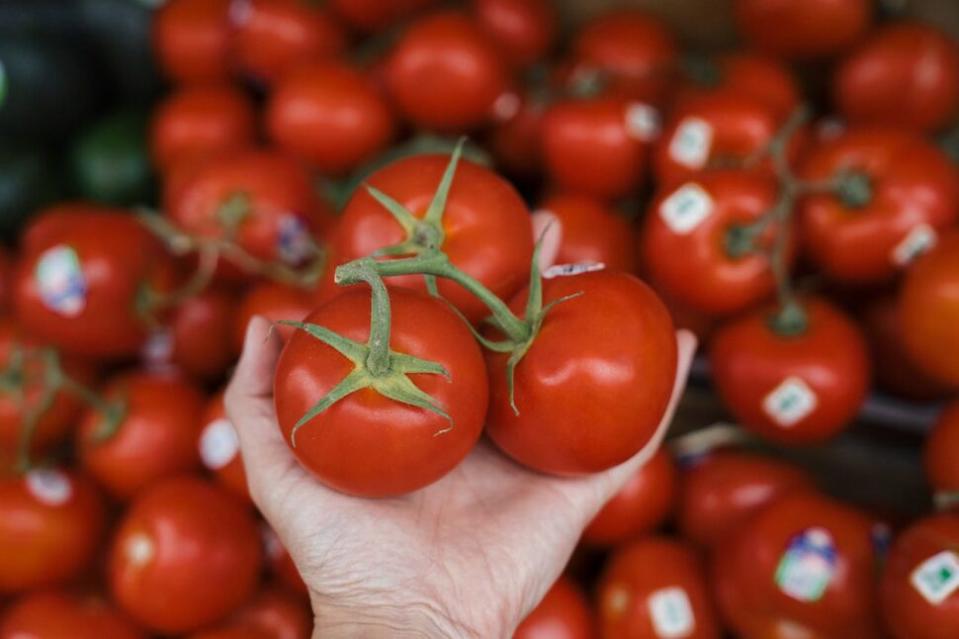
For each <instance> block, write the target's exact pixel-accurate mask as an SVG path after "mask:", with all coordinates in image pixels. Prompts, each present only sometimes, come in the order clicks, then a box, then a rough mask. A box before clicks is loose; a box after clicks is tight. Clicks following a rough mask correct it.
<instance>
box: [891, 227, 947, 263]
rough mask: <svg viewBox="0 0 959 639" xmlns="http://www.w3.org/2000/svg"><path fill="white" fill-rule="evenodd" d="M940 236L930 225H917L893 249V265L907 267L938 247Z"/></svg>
mask: <svg viewBox="0 0 959 639" xmlns="http://www.w3.org/2000/svg"><path fill="white" fill-rule="evenodd" d="M938 239H939V236H938V235H937V234H936V229H934V228H932V227H931V226H929V225H928V224H917V225H916V226H914V227H913V228H912V230H911V231H909V233H907V234H906V237H904V238H902V240H901V241H900V242H899V244H896V246H895V247H893V249H892V263H893V264H895V265H896V266H906V265H908V264H910V263H911V262H912V261H913V260H915V259H916V258H917V257H919V256H920V255H922V254H923V253H925V252H926V251H928V250H929V249H931V248H932V247H933V246H935V245H936V241H937V240H938Z"/></svg>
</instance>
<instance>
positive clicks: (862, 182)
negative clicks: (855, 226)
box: [834, 171, 873, 209]
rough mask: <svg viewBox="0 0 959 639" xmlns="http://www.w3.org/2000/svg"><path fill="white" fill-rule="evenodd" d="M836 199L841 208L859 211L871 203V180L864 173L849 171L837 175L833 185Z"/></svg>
mask: <svg viewBox="0 0 959 639" xmlns="http://www.w3.org/2000/svg"><path fill="white" fill-rule="evenodd" d="M834 188H835V193H836V197H838V198H839V200H840V201H841V202H842V204H843V206H845V207H847V208H851V209H861V208H863V207H865V206H868V205H869V203H870V202H872V197H873V186H872V180H871V179H870V177H869V176H868V175H866V174H865V173H861V172H859V171H849V172H846V173H843V174H841V175H839V177H838V178H837V179H836V184H835V187H834Z"/></svg>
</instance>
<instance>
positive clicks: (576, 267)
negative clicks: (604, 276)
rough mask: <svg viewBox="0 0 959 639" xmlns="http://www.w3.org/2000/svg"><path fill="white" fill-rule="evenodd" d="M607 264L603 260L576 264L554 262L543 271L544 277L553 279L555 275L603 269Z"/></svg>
mask: <svg viewBox="0 0 959 639" xmlns="http://www.w3.org/2000/svg"><path fill="white" fill-rule="evenodd" d="M604 268H606V265H605V264H603V263H602V262H577V263H575V264H554V265H552V266H550V267H549V268H548V269H546V270H545V271H543V279H547V280H551V279H553V278H554V277H568V276H570V275H579V274H580V273H592V272H594V271H602V270H603V269H604Z"/></svg>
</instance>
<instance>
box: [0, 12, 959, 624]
mask: <svg viewBox="0 0 959 639" xmlns="http://www.w3.org/2000/svg"><path fill="white" fill-rule="evenodd" d="M14 4H15V3H11V5H10V6H7V5H0V239H2V243H0V639H68V638H69V639H98V638H104V637H110V638H119V639H127V638H131V639H139V638H146V637H185V638H190V639H217V638H220V639H228V638H233V639H305V638H307V637H310V636H311V634H312V623H313V615H312V612H311V608H310V603H311V602H310V596H311V594H313V595H314V596H315V595H316V593H310V592H309V590H308V588H307V586H306V585H305V584H304V582H303V580H302V579H301V577H300V575H299V573H298V572H297V568H296V565H295V564H294V563H293V560H292V559H291V558H290V555H289V554H287V551H286V549H284V548H283V546H282V544H281V543H280V541H279V538H278V537H277V534H276V533H275V532H274V531H273V530H271V528H270V525H269V524H268V523H267V522H266V520H265V519H264V517H263V516H262V515H261V514H260V512H259V511H258V509H257V506H256V505H255V503H254V499H253V497H252V496H251V494H250V491H249V490H248V488H247V481H246V473H245V470H244V465H243V459H242V457H243V456H242V455H241V451H240V443H239V438H238V435H237V431H236V429H235V428H234V425H233V423H232V422H231V420H230V417H229V414H230V412H229V407H228V405H227V404H229V402H226V401H225V398H224V390H225V388H226V385H227V383H228V382H229V380H230V377H231V374H232V371H233V368H234V366H235V365H236V363H237V361H238V358H239V356H240V353H241V351H242V347H243V343H244V336H245V335H246V328H247V325H248V324H249V322H250V320H251V319H252V318H254V317H264V318H266V319H268V320H269V321H270V322H271V323H272V325H273V328H272V330H273V331H274V333H275V335H276V336H278V342H279V341H281V342H282V344H283V348H282V352H281V354H280V356H279V360H278V362H277V365H276V370H275V373H274V375H273V378H272V380H271V381H272V388H273V398H272V401H273V405H274V407H275V412H276V420H275V421H276V428H277V429H278V431H279V434H280V435H281V436H282V439H283V441H285V443H286V444H287V446H288V447H289V449H290V451H291V452H292V454H293V456H294V457H295V460H296V462H297V463H298V464H299V465H301V466H302V467H303V468H304V469H306V470H307V471H308V472H309V473H310V475H311V477H312V478H313V480H315V481H316V482H319V483H320V484H322V485H324V486H326V487H328V488H330V489H332V490H334V491H337V492H339V493H343V494H345V495H347V496H349V499H356V500H390V499H406V498H407V496H408V495H409V494H410V493H414V492H415V491H418V490H420V489H422V488H424V487H426V486H429V485H431V484H433V483H435V482H437V481H439V480H441V479H442V478H443V477H444V476H446V475H447V474H448V473H450V472H451V471H453V469H455V468H457V467H458V466H459V465H460V464H461V463H462V462H463V460H464V459H465V458H466V457H467V456H468V455H470V453H471V452H472V451H474V449H475V448H476V446H477V445H478V443H479V442H481V441H482V442H488V443H489V445H490V446H492V447H494V448H495V450H496V451H498V452H497V454H498V455H502V456H503V458H504V462H505V461H506V460H508V463H511V464H518V465H520V466H522V467H524V468H527V469H530V470H531V471H535V472H537V473H542V474H545V475H550V476H555V477H561V478H576V477H584V476H589V475H592V474H594V473H600V472H602V471H605V470H608V469H611V468H614V467H616V466H618V465H619V464H622V463H623V462H626V461H627V460H629V459H631V458H633V457H634V456H635V455H637V453H639V452H640V451H644V450H646V451H650V452H653V449H655V448H656V447H658V446H659V445H660V443H661V441H662V438H663V437H664V436H665V442H664V443H662V446H661V447H659V449H658V450H655V454H652V455H651V457H650V460H649V461H648V462H647V463H646V464H645V465H644V466H643V467H642V468H640V469H639V470H638V472H636V473H635V474H634V475H633V476H632V477H631V478H630V479H629V480H628V481H627V482H626V484H625V485H624V486H623V487H622V489H621V490H620V491H619V492H618V493H617V494H616V495H615V496H614V497H613V498H612V499H611V500H610V501H608V502H607V503H606V505H605V507H603V508H602V510H600V511H599V512H598V513H597V514H596V516H595V517H594V518H593V519H592V521H591V522H590V523H589V525H588V526H587V527H586V528H585V530H584V532H583V535H582V538H581V540H580V544H579V547H578V548H577V550H576V552H575V553H574V555H573V557H572V559H571V560H570V563H569V566H568V567H567V570H566V571H565V572H564V574H563V576H561V577H560V579H559V580H558V581H557V582H556V583H555V585H554V586H553V587H552V589H551V590H550V591H549V592H548V593H547V594H546V596H545V598H544V599H543V600H542V601H541V602H540V603H539V605H538V607H536V608H535V609H534V610H533V611H532V612H531V613H530V614H529V616H528V617H527V618H526V620H525V621H524V622H523V623H522V624H521V625H520V626H519V627H518V628H517V629H516V631H515V634H514V635H513V636H514V637H515V638H516V639H600V638H602V639H720V638H722V637H735V638H738V639H884V638H886V637H889V638H890V639H955V638H956V637H959V510H957V508H959V152H957V151H959V148H957V140H959V40H957V39H956V37H955V36H956V34H955V33H953V34H951V35H950V33H948V32H947V31H946V30H944V29H942V27H941V25H936V24H932V23H930V22H928V21H920V20H917V19H915V18H914V17H912V16H910V15H907V14H905V13H902V9H901V8H900V9H899V10H898V11H897V10H896V9H895V8H893V7H892V5H893V4H896V3H880V2H875V3H874V2H872V0H845V1H844V2H836V1H834V0H731V2H729V3H726V2H722V3H716V7H715V8H713V9H712V10H713V11H716V12H725V13H726V14H728V15H727V16H726V17H728V18H729V19H730V20H731V22H732V23H733V24H735V29H736V37H735V38H734V39H731V40H730V42H729V43H728V44H727V45H726V46H723V47H715V46H710V47H702V46H698V45H696V44H695V43H690V42H687V41H686V38H684V37H682V36H681V35H680V32H679V30H678V29H677V28H676V25H674V24H670V23H669V22H668V21H667V20H666V19H665V18H664V17H663V15H660V14H659V13H656V12H653V11H647V10H640V9H637V8H635V7H634V6H633V5H631V4H630V3H629V2H622V3H618V4H617V3H613V4H615V5H616V6H615V7H612V8H604V9H603V10H599V7H598V6H597V7H596V10H595V11H593V12H592V14H591V15H590V16H589V17H587V18H586V19H585V20H582V21H572V20H570V19H569V16H568V15H567V12H566V11H564V7H565V3H561V2H552V1H551V0H463V1H459V2H438V1H435V0H329V1H328V2H313V1H311V0H165V1H162V2H154V3H147V2H144V3H136V2H133V1H132V0H75V1H74V0H49V1H46V2H37V3H36V5H35V6H34V5H33V4H31V3H23V5H22V6H20V7H17V6H14ZM151 4H154V5H156V6H155V7H154V6H148V5H151ZM633 4H635V3H633ZM28 5H29V6H28ZM653 5H654V6H655V3H653ZM720 5H721V6H720ZM887 5H888V6H887ZM664 15H665V14H664ZM111 21H113V22H111ZM43 78H47V81H44V80H43ZM83 78H89V79H90V81H89V82H87V81H85V80H83V81H81V79H83ZM677 331H689V332H691V333H694V334H695V335H696V337H697V339H698V344H699V352H698V355H697V359H696V364H695V366H694V376H693V382H692V384H693V392H692V393H691V394H690V395H687V396H686V399H685V400H683V401H682V402H681V406H684V405H688V404H689V403H692V402H693V401H695V397H693V396H694V395H695V396H697V397H702V396H704V395H707V396H709V397H710V398H711V401H712V402H713V403H712V406H713V408H712V409H710V410H711V412H710V413H709V416H708V417H707V418H701V417H698V418H690V417H689V416H688V415H687V414H685V413H684V412H683V411H682V409H681V410H680V417H679V418H678V419H677V420H676V423H675V424H673V425H672V427H671V429H670V431H669V432H668V433H664V432H663V430H662V429H661V428H660V424H661V422H662V421H663V419H664V417H665V416H666V415H667V410H668V407H669V404H670V398H671V397H672V395H673V392H674V387H675V385H676V382H677V379H676V378H677V375H678V374H681V373H680V372H679V371H680V370H684V369H682V366H681V365H680V361H679V360H680V356H679V349H678V348H677ZM680 381H682V380H680ZM876 402H879V403H883V402H885V404H883V405H892V406H894V407H896V408H897V410H899V411H900V412H899V413H897V415H900V416H903V415H904V416H907V417H908V416H915V415H920V416H923V417H920V418H918V419H919V421H922V420H923V419H925V421H927V422H929V423H928V424H927V426H926V427H925V428H924V429H923V430H924V432H923V433H922V436H921V437H919V436H916V433H912V434H909V435H906V434H904V433H903V432H895V429H892V432H886V431H878V430H877V431H870V432H864V430H863V429H862V428H861V424H860V423H859V422H861V418H862V415H863V414H864V411H865V410H866V409H867V407H868V406H869V405H870V404H871V403H872V404H875V403H876ZM716 406H719V407H720V408H719V409H718V410H717V409H716V408H715V407H716ZM930 415H931V416H933V419H931V420H929V419H926V417H928V416H930ZM903 419H905V417H903ZM713 422H729V423H731V424H734V426H733V427H723V426H717V425H715V424H713ZM857 424H858V425H857ZM865 430H868V429H865ZM852 432H856V433H857V436H860V435H861V438H862V439H864V440H865V441H866V442H867V445H866V448H867V449H869V446H870V445H871V443H870V442H874V443H875V446H876V449H877V450H878V448H879V446H880V443H881V442H883V441H885V442H886V444H885V445H886V446H887V447H888V441H894V445H893V448H895V450H896V452H897V454H900V455H901V457H902V458H903V459H905V460H906V463H907V464H908V465H909V466H908V467H909V469H910V472H911V473H912V474H913V475H914V476H915V478H916V481H917V482H918V481H922V482H924V485H925V488H926V494H925V497H927V498H928V499H926V500H925V501H924V502H922V503H913V504H912V507H911V508H909V509H908V512H901V511H900V510H901V509H898V508H897V506H896V504H895V503H894V502H892V501H890V503H889V504H882V503H875V502H871V503H864V502H859V501H856V500H851V499H848V498H844V497H843V496H842V495H837V494H833V492H834V491H832V490H831V486H832V485H835V483H836V482H835V476H836V475H837V474H838V475H839V476H842V475H843V472H844V468H843V465H842V461H841V460H842V454H843V453H842V450H843V449H842V447H841V446H842V443H843V442H845V441H847V440H845V439H844V438H846V437H847V436H849V435H850V433H852ZM484 445H486V444H485V443H484ZM830 447H834V450H838V451H839V452H838V453H837V455H838V459H840V463H839V464H838V466H837V464H836V462H835V459H836V456H835V455H834V456H833V457H834V461H833V462H832V468H826V467H825V465H824V464H816V463H800V462H798V461H797V457H796V455H795V453H797V452H800V453H809V452H810V451H812V452H813V453H815V452H816V451H823V450H827V449H830ZM280 448H281V449H283V447H282V446H280ZM846 450H848V449H846ZM875 459H876V461H875V463H874V465H873V468H872V470H871V471H870V472H872V473H873V474H874V476H875V477H877V478H879V477H881V476H882V475H883V473H884V472H885V468H884V466H883V462H882V461H881V460H880V457H879V456H878V454H877V456H876V457H875ZM290 463H291V464H293V462H292V461H291V462H290ZM827 475H829V477H827ZM254 485H256V484H254ZM926 502H928V503H926ZM350 503H354V502H350ZM264 511H265V509H264ZM277 530H281V528H280V527H277ZM476 543H477V544H482V543H483V540H482V539H477V540H476ZM294 547H295V546H294V545H292V544H291V545H290V548H294ZM550 547H553V548H558V547H560V546H553V545H551V546H550ZM505 639H509V638H508V637H507V638H505Z"/></svg>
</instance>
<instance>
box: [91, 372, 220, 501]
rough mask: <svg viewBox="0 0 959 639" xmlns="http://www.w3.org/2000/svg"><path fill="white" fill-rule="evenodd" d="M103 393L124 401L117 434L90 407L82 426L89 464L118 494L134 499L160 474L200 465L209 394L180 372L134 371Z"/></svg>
mask: <svg viewBox="0 0 959 639" xmlns="http://www.w3.org/2000/svg"><path fill="white" fill-rule="evenodd" d="M103 398H104V399H105V400H106V401H108V402H122V405H123V406H124V410H123V417H122V419H121V420H120V421H119V423H118V424H116V430H115V431H114V432H113V433H110V432H109V431H104V430H103V429H104V428H109V424H107V423H105V422H104V415H103V414H102V413H100V412H99V411H96V410H94V409H92V408H90V409H87V411H86V413H85V414H84V416H83V420H82V421H81V422H80V425H79V427H78V429H77V442H76V444H77V453H78V455H79V457H80V463H81V464H82V466H83V468H84V469H85V470H86V471H87V472H88V473H90V475H91V476H92V477H93V478H94V479H96V480H97V481H98V482H100V484H101V485H102V486H103V487H104V488H105V489H106V490H107V492H108V493H110V494H111V495H112V496H113V497H116V498H117V499H122V500H128V499H131V498H132V497H134V496H135V495H137V494H139V493H140V492H141V491H142V490H143V489H144V488H146V487H147V486H149V485H151V484H153V483H155V482H157V481H158V480H160V479H163V478H165V477H169V476H171V475H176V474H179V473H183V472H187V471H192V470H195V469H196V468H197V467H198V466H199V458H198V455H197V450H196V441H197V438H198V437H199V430H200V412H201V411H202V410H203V396H202V395H201V393H200V391H198V390H197V389H196V388H194V387H193V386H191V385H190V384H188V383H186V382H183V381H181V380H179V379H177V378H175V377H163V376H155V375H148V374H145V373H128V374H125V375H120V376H118V377H115V378H114V379H113V380H111V381H110V382H109V383H108V384H107V385H106V387H105V389H104V392H103Z"/></svg>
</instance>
